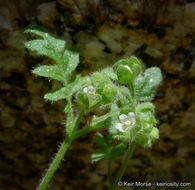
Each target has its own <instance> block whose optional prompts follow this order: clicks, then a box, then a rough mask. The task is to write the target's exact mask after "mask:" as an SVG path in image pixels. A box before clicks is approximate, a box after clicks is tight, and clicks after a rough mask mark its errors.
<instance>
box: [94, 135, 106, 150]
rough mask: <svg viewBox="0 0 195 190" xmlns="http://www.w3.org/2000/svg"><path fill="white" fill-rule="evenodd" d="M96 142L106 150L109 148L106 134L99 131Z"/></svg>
mask: <svg viewBox="0 0 195 190" xmlns="http://www.w3.org/2000/svg"><path fill="white" fill-rule="evenodd" d="M96 143H97V145H98V147H99V148H100V149H103V150H106V149H107V148H108V145H107V143H106V142H105V139H104V136H103V135H102V134H101V133H99V132H97V133H96Z"/></svg>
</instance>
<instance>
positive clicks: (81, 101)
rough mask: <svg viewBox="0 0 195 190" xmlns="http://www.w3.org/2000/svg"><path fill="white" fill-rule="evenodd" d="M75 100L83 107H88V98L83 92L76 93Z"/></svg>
mask: <svg viewBox="0 0 195 190" xmlns="http://www.w3.org/2000/svg"><path fill="white" fill-rule="evenodd" d="M77 101H78V103H79V104H80V105H81V106H82V107H83V108H84V109H88V108H89V99H88V96H87V94H86V93H85V92H79V93H78V94H77Z"/></svg>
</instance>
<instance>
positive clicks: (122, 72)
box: [117, 65, 133, 84]
mask: <svg viewBox="0 0 195 190" xmlns="http://www.w3.org/2000/svg"><path fill="white" fill-rule="evenodd" d="M117 76H118V79H119V82H120V83H121V84H128V83H131V82H133V73H132V70H131V68H130V67H129V66H128V65H119V66H118V68H117Z"/></svg>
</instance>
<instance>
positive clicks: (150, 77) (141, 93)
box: [134, 67, 162, 102]
mask: <svg viewBox="0 0 195 190" xmlns="http://www.w3.org/2000/svg"><path fill="white" fill-rule="evenodd" d="M161 81H162V75H161V71H160V69H159V68H157V67H152V68H149V69H147V70H146V71H145V73H144V75H143V76H142V75H139V76H138V77H137V78H136V79H135V81H134V86H135V98H136V101H137V102H139V101H151V100H152V99H153V97H154V88H155V87H156V86H157V85H159V84H160V82H161Z"/></svg>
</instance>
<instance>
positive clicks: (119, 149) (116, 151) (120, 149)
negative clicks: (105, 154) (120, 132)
mask: <svg viewBox="0 0 195 190" xmlns="http://www.w3.org/2000/svg"><path fill="white" fill-rule="evenodd" d="M125 150H126V147H125V144H124V143H120V144H118V145H116V146H112V147H111V150H110V154H109V157H110V158H112V159H116V158H118V157H120V156H122V155H123V154H124V152H125Z"/></svg>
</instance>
